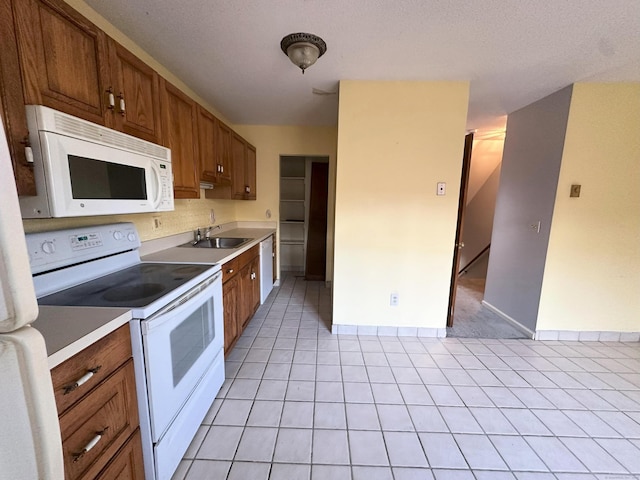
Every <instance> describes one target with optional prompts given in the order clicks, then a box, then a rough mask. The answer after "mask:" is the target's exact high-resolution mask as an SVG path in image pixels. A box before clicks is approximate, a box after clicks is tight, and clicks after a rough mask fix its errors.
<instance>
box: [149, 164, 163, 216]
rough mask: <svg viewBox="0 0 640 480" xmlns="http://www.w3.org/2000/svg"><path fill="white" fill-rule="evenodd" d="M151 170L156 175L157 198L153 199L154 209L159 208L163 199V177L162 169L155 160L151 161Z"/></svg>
mask: <svg viewBox="0 0 640 480" xmlns="http://www.w3.org/2000/svg"><path fill="white" fill-rule="evenodd" d="M151 171H152V172H153V176H154V177H155V178H154V182H155V187H156V198H155V199H154V200H153V204H152V206H153V208H154V209H157V208H158V207H159V206H160V202H161V201H162V177H161V176H160V169H159V168H158V166H157V165H156V164H155V163H154V162H151Z"/></svg>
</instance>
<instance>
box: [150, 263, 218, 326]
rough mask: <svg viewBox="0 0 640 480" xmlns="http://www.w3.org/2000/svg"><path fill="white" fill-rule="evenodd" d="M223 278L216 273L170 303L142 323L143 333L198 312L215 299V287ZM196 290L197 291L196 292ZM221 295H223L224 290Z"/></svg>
mask: <svg viewBox="0 0 640 480" xmlns="http://www.w3.org/2000/svg"><path fill="white" fill-rule="evenodd" d="M221 276H222V275H221V273H220V272H218V273H216V274H215V275H214V276H213V277H211V278H209V279H208V280H205V281H204V282H202V283H201V284H199V285H198V286H196V287H194V289H193V290H191V291H190V292H187V293H185V294H184V295H183V296H182V297H180V298H178V299H177V300H175V301H174V302H172V303H170V304H169V305H167V306H166V307H165V308H163V309H162V310H160V311H159V312H158V313H156V314H155V315H153V316H152V317H149V318H148V319H146V320H143V321H142V322H140V323H141V328H142V333H143V334H147V333H149V332H150V331H152V330H155V329H157V328H161V327H162V326H164V325H165V324H166V323H167V322H170V321H171V320H173V319H175V318H177V317H178V318H179V317H180V316H181V315H182V313H183V312H184V311H185V310H196V309H197V308H198V306H200V305H204V303H205V302H206V300H207V299H209V298H214V299H215V297H216V291H215V288H214V285H215V283H216V282H218V281H220V279H221ZM196 289H197V291H194V290H196ZM220 293H222V289H221V291H220ZM218 301H220V300H218Z"/></svg>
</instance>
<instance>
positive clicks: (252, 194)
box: [244, 144, 257, 200]
mask: <svg viewBox="0 0 640 480" xmlns="http://www.w3.org/2000/svg"><path fill="white" fill-rule="evenodd" d="M256 168H257V165H256V147H254V146H253V145H251V144H247V158H246V167H245V172H244V178H245V182H246V183H247V187H249V188H248V189H245V199H247V200H255V199H256Z"/></svg>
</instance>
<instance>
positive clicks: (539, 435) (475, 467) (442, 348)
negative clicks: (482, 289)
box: [174, 275, 640, 480]
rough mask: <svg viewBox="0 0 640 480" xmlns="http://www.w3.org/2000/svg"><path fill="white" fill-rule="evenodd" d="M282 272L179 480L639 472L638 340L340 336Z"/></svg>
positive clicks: (325, 313)
mask: <svg viewBox="0 0 640 480" xmlns="http://www.w3.org/2000/svg"><path fill="white" fill-rule="evenodd" d="M329 319H330V292H329V291H328V290H327V289H325V288H324V286H323V284H322V283H318V282H304V280H303V279H301V278H296V277H294V276H291V275H290V276H287V277H286V278H285V280H284V282H283V285H282V286H281V287H280V288H279V289H275V290H274V292H273V293H272V294H271V295H270V297H269V299H268V301H267V303H266V304H265V305H263V306H262V307H261V308H260V310H259V311H258V313H257V314H256V316H255V317H254V319H253V320H252V321H251V323H250V324H249V326H248V328H247V329H246V331H245V333H244V334H243V336H242V337H241V338H240V339H239V341H238V343H237V345H236V347H235V349H234V350H233V352H232V353H231V355H230V356H229V358H228V359H227V363H226V370H227V380H226V382H225V384H224V386H223V388H222V390H221V392H220V394H219V396H218V398H217V399H216V401H215V402H214V404H213V406H212V408H211V410H210V412H209V414H208V415H207V418H206V419H205V421H204V423H203V425H202V427H201V428H200V430H199V431H198V434H197V436H196V438H195V439H194V441H193V443H192V445H191V447H190V448H189V451H188V452H187V454H186V456H185V458H184V460H183V461H182V462H181V464H180V467H179V469H178V471H177V472H176V474H175V475H174V480H183V479H184V480H204V479H207V480H217V479H221V480H224V479H227V480H269V479H270V480H418V479H419V480H426V479H437V480H458V479H460V480H467V479H476V480H514V479H518V480H548V479H549V480H551V479H557V480H588V479H590V480H595V479H598V480H617V479H627V478H640V344H638V343H627V344H624V343H577V342H573V343H572V342H534V341H531V340H479V339H458V338H455V339H451V338H448V339H431V338H416V337H374V336H362V337H357V336H344V335H340V336H338V335H331V333H330V331H329V322H330V320H329Z"/></svg>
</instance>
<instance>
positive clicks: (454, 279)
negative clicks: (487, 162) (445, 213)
mask: <svg viewBox="0 0 640 480" xmlns="http://www.w3.org/2000/svg"><path fill="white" fill-rule="evenodd" d="M472 147H473V133H469V134H468V135H467V136H466V137H464V154H463V157H462V174H461V177H460V196H459V197H458V225H457V227H456V241H455V245H454V246H453V266H452V268H451V286H450V288H449V308H448V310H447V327H451V326H453V310H454V307H455V304H456V290H457V288H458V267H459V266H460V250H461V249H462V248H463V247H464V244H463V243H462V230H463V227H464V210H465V206H466V204H467V189H468V187H469V170H470V169H471V149H472Z"/></svg>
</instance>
